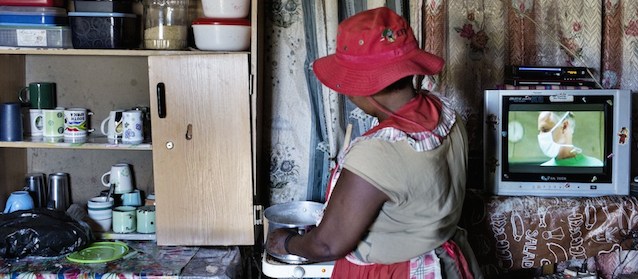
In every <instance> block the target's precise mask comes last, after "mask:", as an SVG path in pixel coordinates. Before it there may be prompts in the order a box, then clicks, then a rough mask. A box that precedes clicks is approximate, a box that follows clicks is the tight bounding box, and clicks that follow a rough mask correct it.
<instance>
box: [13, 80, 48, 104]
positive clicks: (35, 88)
mask: <svg viewBox="0 0 638 279" xmlns="http://www.w3.org/2000/svg"><path fill="white" fill-rule="evenodd" d="M27 93H28V95H27ZM27 96H28V97H27ZM55 98H56V85H55V82H31V83H29V86H27V87H24V88H22V89H20V91H19V92H18V99H20V101H21V102H22V103H23V104H29V107H30V108H35V109H52V108H55V105H56V104H55V103H56V101H55Z"/></svg>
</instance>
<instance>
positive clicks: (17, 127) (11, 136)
mask: <svg viewBox="0 0 638 279" xmlns="http://www.w3.org/2000/svg"><path fill="white" fill-rule="evenodd" d="M21 109H22V106H21V105H20V103H2V104H0V141H21V140H22V139H23V138H22V134H23V131H22V111H21Z"/></svg>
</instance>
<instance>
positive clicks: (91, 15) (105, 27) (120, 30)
mask: <svg viewBox="0 0 638 279" xmlns="http://www.w3.org/2000/svg"><path fill="white" fill-rule="evenodd" d="M73 4H74V6H75V8H74V9H75V12H69V21H70V24H71V29H72V32H73V36H72V40H73V47H74V48H82V49H86V48H90V49H133V48H138V47H139V44H140V41H141V38H140V29H139V26H140V23H139V18H138V16H137V14H135V13H133V0H75V1H74V2H73Z"/></svg>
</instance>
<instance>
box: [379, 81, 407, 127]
mask: <svg viewBox="0 0 638 279" xmlns="http://www.w3.org/2000/svg"><path fill="white" fill-rule="evenodd" d="M414 96H416V90H414V89H413V88H411V87H405V88H403V89H400V90H394V91H390V92H380V93H378V94H375V95H373V96H371V97H370V98H372V99H373V100H371V102H375V101H376V103H377V104H378V105H379V106H381V107H377V106H376V105H375V107H377V111H376V113H375V116H376V117H377V118H378V119H379V121H383V120H385V119H387V118H388V117H390V113H393V112H396V111H398V110H399V109H400V108H401V107H403V106H404V105H405V104H407V103H408V102H409V101H410V100H412V99H413V98H414ZM384 109H385V110H387V111H384Z"/></svg>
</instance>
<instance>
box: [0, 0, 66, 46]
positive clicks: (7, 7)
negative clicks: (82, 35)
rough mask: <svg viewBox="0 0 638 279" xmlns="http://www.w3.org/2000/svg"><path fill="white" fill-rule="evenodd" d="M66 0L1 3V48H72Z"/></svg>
mask: <svg viewBox="0 0 638 279" xmlns="http://www.w3.org/2000/svg"><path fill="white" fill-rule="evenodd" d="M64 6H65V2H64V0H0V46H9V47H39V48H70V47H71V29H70V28H69V25H68V17H67V11H66V9H65V8H64Z"/></svg>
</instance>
